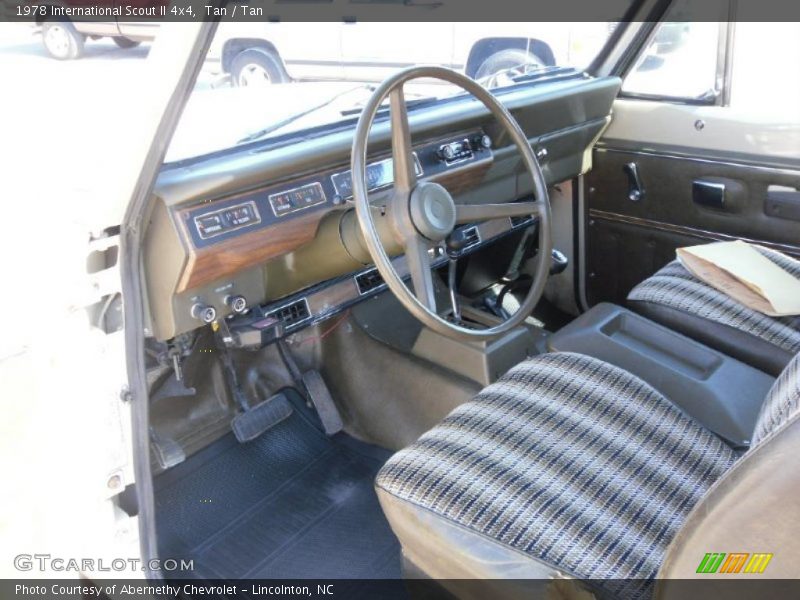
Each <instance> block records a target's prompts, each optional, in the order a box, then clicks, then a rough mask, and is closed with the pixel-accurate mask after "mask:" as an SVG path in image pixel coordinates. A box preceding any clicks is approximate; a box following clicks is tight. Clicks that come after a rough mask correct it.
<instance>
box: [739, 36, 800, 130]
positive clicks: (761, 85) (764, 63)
mask: <svg viewBox="0 0 800 600" xmlns="http://www.w3.org/2000/svg"><path fill="white" fill-rule="evenodd" d="M798 63H800V23H744V22H743V23H736V28H735V30H734V36H733V71H732V73H731V82H730V88H731V92H730V94H731V97H730V106H731V108H732V109H734V110H736V111H737V112H739V113H740V114H743V115H759V116H761V118H764V117H765V116H768V118H769V120H770V121H772V122H781V123H790V124H795V125H796V124H800V77H798V76H797V65H798Z"/></svg>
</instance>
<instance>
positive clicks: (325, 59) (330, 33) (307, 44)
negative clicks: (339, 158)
mask: <svg viewBox="0 0 800 600" xmlns="http://www.w3.org/2000/svg"><path fill="white" fill-rule="evenodd" d="M410 31H411V32H413V33H414V37H416V38H418V39H420V40H425V43H424V44H416V43H414V40H413V39H409V40H408V43H406V44H396V43H395V44H387V43H385V42H386V40H388V39H391V38H392V37H393V36H396V35H399V34H402V35H407V34H408V32H410ZM399 32H400V33H399ZM607 35H608V27H607V26H606V25H605V24H604V23H589V24H576V23H541V24H533V25H532V24H530V23H492V24H491V27H488V28H487V26H486V24H485V23H444V22H443V23H439V22H436V23H413V24H411V23H373V22H352V23H348V22H325V23H292V22H276V23H222V24H221V25H220V33H219V35H218V36H217V37H216V38H215V40H214V44H213V45H212V47H211V49H210V50H209V59H210V60H218V61H219V62H220V68H221V71H223V72H225V73H230V74H231V76H232V78H233V82H234V84H241V85H246V83H243V82H242V80H241V79H240V75H241V72H242V70H243V68H245V65H243V64H241V61H237V57H239V56H241V55H242V53H244V52H246V51H252V50H257V51H258V52H259V53H260V54H262V55H266V56H268V57H269V59H270V60H274V61H275V62H276V63H277V66H278V67H279V69H280V76H279V77H277V80H278V81H286V80H326V79H337V80H341V79H347V80H353V81H376V82H377V81H381V80H383V79H384V78H385V77H386V76H388V75H389V74H390V73H392V72H394V71H396V70H397V69H398V68H403V67H407V66H411V65H415V64H437V65H442V66H446V67H449V68H452V69H455V70H458V71H461V72H464V73H466V74H467V75H469V76H471V77H475V76H476V75H481V74H486V73H485V71H486V67H487V61H488V60H490V59H492V58H493V57H494V58H495V59H496V58H497V57H498V56H499V55H501V53H504V54H503V56H505V58H506V61H505V62H503V61H501V62H500V63H498V64H499V65H501V66H502V67H503V68H508V67H506V65H508V66H513V62H514V60H515V57H519V58H523V59H524V60H525V61H526V62H529V63H532V64H536V65H542V66H552V65H579V66H585V64H586V63H587V62H588V60H589V59H590V58H591V56H593V55H594V53H595V52H596V47H595V44H594V43H592V42H593V41H594V40H596V42H597V44H598V45H599V44H602V43H603V42H604V41H605V39H606V37H607ZM251 56H254V57H255V56H257V55H255V54H251ZM509 61H510V62H509ZM498 64H496V65H495V67H497V66H498ZM482 67H483V68H484V72H483V73H482V72H481V69H482Z"/></svg>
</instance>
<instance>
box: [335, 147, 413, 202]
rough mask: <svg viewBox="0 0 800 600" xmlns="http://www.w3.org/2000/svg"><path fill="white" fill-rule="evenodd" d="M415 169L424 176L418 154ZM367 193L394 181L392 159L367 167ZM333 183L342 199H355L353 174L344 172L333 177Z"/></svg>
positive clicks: (387, 185)
mask: <svg viewBox="0 0 800 600" xmlns="http://www.w3.org/2000/svg"><path fill="white" fill-rule="evenodd" d="M414 167H415V170H416V172H417V177H420V176H422V166H421V165H420V164H419V158H417V153H416V152H415V153H414ZM366 179H367V191H368V192H374V191H375V190H379V189H381V188H385V187H389V186H390V185H392V183H393V181H394V163H393V162H392V159H391V158H386V159H384V160H381V161H378V162H374V163H370V164H369V165H367V177H366ZM331 183H333V188H334V189H335V190H336V193H337V194H338V195H339V196H341V197H342V198H345V199H347V198H352V197H353V172H352V171H344V172H342V173H334V174H333V175H331Z"/></svg>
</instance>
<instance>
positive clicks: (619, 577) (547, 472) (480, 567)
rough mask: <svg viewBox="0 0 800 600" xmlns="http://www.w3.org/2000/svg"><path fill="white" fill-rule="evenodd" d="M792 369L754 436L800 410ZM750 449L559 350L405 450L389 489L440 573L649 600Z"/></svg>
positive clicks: (799, 388) (420, 564)
mask: <svg viewBox="0 0 800 600" xmlns="http://www.w3.org/2000/svg"><path fill="white" fill-rule="evenodd" d="M791 366H793V370H790V369H789V368H787V374H785V376H784V378H783V379H779V380H778V382H777V383H776V384H775V387H774V388H773V390H772V391H771V392H770V395H769V396H768V398H767V400H766V401H765V404H764V406H763V407H762V412H761V416H760V417H759V422H758V426H757V428H756V431H755V432H754V437H753V439H754V443H758V442H760V441H761V440H762V439H764V437H765V436H768V435H770V433H771V432H772V431H774V430H775V429H776V428H778V427H780V426H781V424H783V423H785V422H786V421H787V420H788V419H790V418H791V417H793V415H795V413H797V412H798V404H800V358H799V359H796V360H795V361H793V363H792V365H790V367H791ZM737 458H738V456H737V454H736V453H735V452H734V451H733V450H732V449H731V448H730V447H728V446H727V445H725V444H724V443H723V442H722V441H721V440H720V439H719V438H717V437H715V436H714V435H713V434H711V433H710V432H709V431H707V430H706V429H704V428H703V427H702V426H700V425H699V424H698V423H697V422H696V421H694V420H692V419H691V418H689V417H688V416H686V415H685V414H684V413H683V412H681V411H680V410H679V409H678V408H677V407H676V406H675V405H673V404H672V403H671V402H670V401H669V400H667V399H666V398H665V397H664V396H663V395H661V394H660V393H659V392H657V391H656V390H655V389H653V388H652V387H650V386H649V385H648V384H647V383H645V382H644V381H642V380H640V379H638V378H637V377H635V376H633V375H631V374H630V373H628V372H627V371H624V370H622V369H619V368H617V367H614V366H612V365H609V364H608V363H605V362H602V361H600V360H597V359H594V358H590V357H588V356H584V355H580V354H573V353H552V354H545V355H542V356H539V357H536V358H533V359H530V360H528V361H526V362H523V363H521V364H519V365H517V366H516V367H514V368H513V369H511V370H510V371H509V372H508V373H507V374H506V375H504V376H503V377H502V378H501V379H500V380H499V381H497V382H496V383H494V384H492V385H490V386H489V387H487V388H485V389H484V390H483V391H482V392H481V393H480V394H478V395H477V396H476V397H475V398H474V399H473V400H472V401H470V402H468V403H466V404H464V405H462V406H460V407H458V408H456V409H455V410H454V411H453V412H452V413H450V415H449V416H448V417H447V418H445V419H444V421H442V423H441V424H439V425H437V426H436V427H434V428H433V429H431V430H430V431H429V432H427V433H426V434H424V435H423V436H422V437H421V438H420V439H419V440H418V441H417V442H415V443H414V444H412V445H411V446H410V447H408V448H406V449H404V450H401V451H400V452H398V453H397V454H395V455H394V456H393V457H392V458H391V459H390V460H389V461H388V462H387V463H386V465H385V466H384V467H383V468H382V469H381V471H380V472H379V473H378V476H377V479H376V488H377V492H378V497H379V499H380V502H381V505H382V507H383V510H384V512H385V514H386V516H387V518H388V520H389V522H390V524H391V526H392V528H393V530H394V532H395V533H396V535H397V537H398V538H399V539H400V542H401V544H402V547H403V553H404V556H405V557H406V559H407V561H409V563H410V565H411V566H412V567H413V568H416V569H418V570H421V571H422V572H423V573H424V574H425V575H427V576H429V577H432V578H435V579H441V580H448V581H449V582H450V583H451V584H454V585H455V584H458V580H463V579H471V578H479V579H506V580H517V581H519V580H536V579H538V580H544V581H546V580H549V579H553V578H559V577H561V576H566V577H574V578H577V579H582V580H584V581H589V582H591V584H590V585H593V586H595V587H596V588H599V591H601V592H605V593H606V594H610V595H611V596H612V597H622V598H644V597H648V596H649V595H650V593H651V591H652V589H651V588H652V584H653V581H652V580H653V578H654V577H655V575H656V573H657V572H658V569H659V566H660V565H661V562H662V559H663V557H664V554H665V552H666V549H667V546H668V544H669V543H670V540H672V539H673V537H674V536H675V535H676V533H677V532H678V530H679V529H680V527H681V524H682V523H683V522H684V520H685V519H686V517H687V514H688V513H689V511H690V510H691V509H692V507H694V506H695V505H696V504H697V503H698V502H699V501H700V500H701V498H703V496H704V494H705V493H706V491H707V490H708V489H709V487H710V486H712V484H714V482H715V481H717V480H718V479H720V478H721V477H722V476H723V475H724V474H725V473H726V472H727V471H728V470H729V469H731V467H732V466H733V465H734V463H735V462H736V461H737ZM454 582H455V583H454ZM471 591H472V592H474V591H475V590H474V589H473V588H470V587H466V588H462V589H461V590H460V592H459V593H458V595H459V596H464V597H467V596H470V592H471ZM529 591H530V590H528V592H523V594H525V593H527V595H530V593H529ZM485 592H486V590H485V589H484V590H483V591H481V592H479V593H477V594H473V597H482V596H485V595H486V593H485ZM491 595H492V596H493V597H499V595H498V594H496V593H494V592H492V593H491ZM515 595H517V594H512V596H515Z"/></svg>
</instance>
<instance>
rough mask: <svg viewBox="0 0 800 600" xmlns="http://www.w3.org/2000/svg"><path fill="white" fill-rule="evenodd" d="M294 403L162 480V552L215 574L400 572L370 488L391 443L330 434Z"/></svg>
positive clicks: (396, 549) (199, 573)
mask: <svg viewBox="0 0 800 600" xmlns="http://www.w3.org/2000/svg"><path fill="white" fill-rule="evenodd" d="M293 400H294V402H293V403H294V404H295V407H296V408H295V410H294V412H293V414H292V415H291V416H290V417H289V418H288V419H286V420H285V421H283V422H281V423H279V424H278V425H276V426H275V427H273V428H272V429H270V430H268V431H267V432H265V433H264V434H263V435H261V436H260V437H258V438H257V439H255V440H254V441H252V442H248V443H245V444H239V443H238V442H237V441H236V439H235V438H234V436H233V435H232V434H230V435H227V436H226V437H224V438H222V439H221V440H219V441H217V442H215V443H214V444H212V445H211V446H209V447H208V448H205V449H204V450H202V451H201V452H199V453H197V454H195V455H194V456H192V457H190V458H189V459H188V460H187V461H186V462H184V463H182V464H180V465H178V466H177V467H175V468H173V469H171V470H170V471H167V472H166V473H164V474H163V475H161V476H159V477H158V478H157V479H156V482H155V484H156V524H157V529H158V539H159V550H160V554H161V556H162V557H175V558H187V559H193V560H194V571H193V573H192V574H191V576H192V577H203V578H209V579H240V578H259V579H261V578H263V579H328V578H336V579H361V578H369V579H382V578H399V577H400V576H401V567H400V563H401V561H400V546H399V544H398V542H397V538H395V536H394V534H393V533H392V531H391V529H390V527H389V524H388V523H387V522H386V519H385V518H384V516H383V513H382V511H381V508H380V506H379V504H378V499H377V496H376V495H375V491H374V489H373V481H374V478H375V474H376V473H377V471H378V469H379V468H380V467H381V465H382V464H383V463H384V462H385V461H386V459H387V458H388V457H389V455H390V453H389V452H388V451H386V450H383V449H379V448H376V447H374V446H370V445H368V444H364V443H361V442H358V441H356V440H353V439H352V438H349V437H348V436H346V435H344V434H338V435H336V436H334V437H332V438H328V437H326V436H325V435H324V434H323V433H322V432H321V431H320V430H319V429H318V428H317V427H316V424H315V423H314V422H313V415H309V414H307V413H306V411H305V410H304V407H303V406H302V404H301V403H300V402H298V400H299V398H298V397H297V395H296V394H294V397H293Z"/></svg>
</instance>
